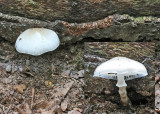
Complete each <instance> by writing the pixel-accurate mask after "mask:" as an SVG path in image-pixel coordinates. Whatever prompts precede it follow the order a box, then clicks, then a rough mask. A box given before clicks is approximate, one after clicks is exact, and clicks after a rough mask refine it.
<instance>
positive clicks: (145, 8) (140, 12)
mask: <svg viewBox="0 0 160 114" xmlns="http://www.w3.org/2000/svg"><path fill="white" fill-rule="evenodd" d="M159 6H160V1H159V0H136V1H135V0H53V1H52V0H22V1H21V0H0V11H1V12H2V13H5V14H11V15H19V16H23V17H27V18H32V19H33V18H34V19H38V20H43V21H46V20H47V21H55V20H63V21H67V22H77V23H82V22H90V21H96V20H99V19H103V18H105V17H107V16H109V15H112V14H116V13H117V14H129V15H131V16H144V15H145V16H150V15H152V16H159V15H160V7H159Z"/></svg>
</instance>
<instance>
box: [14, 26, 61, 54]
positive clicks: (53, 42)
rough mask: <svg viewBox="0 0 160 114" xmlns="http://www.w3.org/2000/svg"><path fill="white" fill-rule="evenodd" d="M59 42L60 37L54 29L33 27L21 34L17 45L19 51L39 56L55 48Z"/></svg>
mask: <svg viewBox="0 0 160 114" xmlns="http://www.w3.org/2000/svg"><path fill="white" fill-rule="evenodd" d="M59 44H60V41H59V38H58V36H57V34H56V33H55V32H54V31H52V30H50V29H45V28H31V29H27V30H25V31H24V32H23V33H21V34H20V35H19V37H18V38H17V40H16V44H15V47H16V50H17V51H18V52H19V53H26V54H30V55H35V56H38V55H41V54H43V53H45V52H48V51H53V50H55V49H56V48H57V47H58V46H59Z"/></svg>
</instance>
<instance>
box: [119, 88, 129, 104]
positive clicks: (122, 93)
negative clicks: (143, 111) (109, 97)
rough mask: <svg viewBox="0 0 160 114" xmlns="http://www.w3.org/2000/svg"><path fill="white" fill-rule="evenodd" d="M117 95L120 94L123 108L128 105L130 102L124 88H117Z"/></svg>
mask: <svg viewBox="0 0 160 114" xmlns="http://www.w3.org/2000/svg"><path fill="white" fill-rule="evenodd" d="M119 94H120V97H121V101H122V104H123V106H128V105H130V100H129V98H128V96H127V91H126V86H124V87H119Z"/></svg>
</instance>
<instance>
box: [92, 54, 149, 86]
mask: <svg viewBox="0 0 160 114" xmlns="http://www.w3.org/2000/svg"><path fill="white" fill-rule="evenodd" d="M147 75H148V73H147V70H146V68H145V66H144V65H143V64H141V63H139V62H137V61H135V60H132V59H129V58H126V57H115V58H113V59H110V60H108V61H106V62H104V63H102V64H101V65H99V66H98V67H97V68H96V70H95V71H94V76H96V77H102V78H107V79H114V80H117V79H118V83H117V85H116V86H118V87H120V86H121V87H122V86H126V83H125V82H124V83H123V82H120V80H121V81H123V80H131V79H134V78H139V77H144V76H147ZM120 83H121V84H120Z"/></svg>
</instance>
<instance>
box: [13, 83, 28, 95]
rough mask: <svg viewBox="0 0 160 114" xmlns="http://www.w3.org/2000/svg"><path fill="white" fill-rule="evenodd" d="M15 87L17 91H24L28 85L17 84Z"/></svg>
mask: <svg viewBox="0 0 160 114" xmlns="http://www.w3.org/2000/svg"><path fill="white" fill-rule="evenodd" d="M13 88H14V90H15V91H16V92H19V93H23V91H24V90H25V89H26V85H24V84H21V85H15V86H14V87H13Z"/></svg>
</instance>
